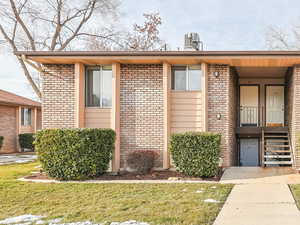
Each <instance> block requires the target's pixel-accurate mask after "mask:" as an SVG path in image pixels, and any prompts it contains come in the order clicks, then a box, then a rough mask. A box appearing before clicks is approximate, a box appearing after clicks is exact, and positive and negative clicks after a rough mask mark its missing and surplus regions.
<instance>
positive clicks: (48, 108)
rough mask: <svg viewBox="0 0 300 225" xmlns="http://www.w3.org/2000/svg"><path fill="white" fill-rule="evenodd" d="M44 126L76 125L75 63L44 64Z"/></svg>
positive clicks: (64, 126) (63, 126)
mask: <svg viewBox="0 0 300 225" xmlns="http://www.w3.org/2000/svg"><path fill="white" fill-rule="evenodd" d="M44 66H45V68H46V72H44V73H43V74H42V78H43V90H42V92H43V101H42V102H43V103H42V115H43V119H42V128H73V127H74V126H75V80H74V65H68V64H64V65H53V64H49V65H44Z"/></svg>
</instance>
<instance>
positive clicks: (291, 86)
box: [287, 66, 300, 167]
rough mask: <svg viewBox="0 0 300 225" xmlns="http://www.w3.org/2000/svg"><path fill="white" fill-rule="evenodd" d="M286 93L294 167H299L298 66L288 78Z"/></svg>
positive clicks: (299, 71) (299, 93)
mask: <svg viewBox="0 0 300 225" xmlns="http://www.w3.org/2000/svg"><path fill="white" fill-rule="evenodd" d="M287 93H288V96H287V103H288V104H287V106H288V125H289V132H290V137H291V142H292V148H293V150H294V153H295V159H296V164H295V166H297V167H300V151H299V147H300V143H299V142H298V141H297V138H298V133H299V132H300V104H299V103H298V102H299V101H300V66H295V67H294V68H293V71H292V73H290V74H289V76H288V80H287Z"/></svg>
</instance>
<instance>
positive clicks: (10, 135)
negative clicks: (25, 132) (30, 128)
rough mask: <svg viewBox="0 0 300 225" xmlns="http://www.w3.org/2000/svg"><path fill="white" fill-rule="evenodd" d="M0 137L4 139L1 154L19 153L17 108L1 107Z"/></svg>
mask: <svg viewBox="0 0 300 225" xmlns="http://www.w3.org/2000/svg"><path fill="white" fill-rule="evenodd" d="M0 124H1V126H0V136H3V137H4V143H3V146H2V148H1V149H0V153H10V152H16V151H17V130H16V126H17V121H16V107H11V106H0Z"/></svg>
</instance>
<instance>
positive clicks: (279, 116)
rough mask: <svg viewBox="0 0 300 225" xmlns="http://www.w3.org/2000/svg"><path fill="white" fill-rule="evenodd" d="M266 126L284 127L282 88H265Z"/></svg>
mask: <svg viewBox="0 0 300 225" xmlns="http://www.w3.org/2000/svg"><path fill="white" fill-rule="evenodd" d="M266 125H267V126H284V86H267V87H266Z"/></svg>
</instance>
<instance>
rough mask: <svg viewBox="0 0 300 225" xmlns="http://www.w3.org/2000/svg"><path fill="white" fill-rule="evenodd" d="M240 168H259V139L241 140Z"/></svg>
mask: <svg viewBox="0 0 300 225" xmlns="http://www.w3.org/2000/svg"><path fill="white" fill-rule="evenodd" d="M240 166H259V139H257V138H243V139H240Z"/></svg>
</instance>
